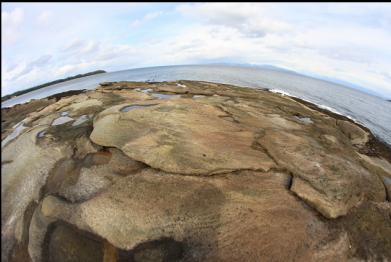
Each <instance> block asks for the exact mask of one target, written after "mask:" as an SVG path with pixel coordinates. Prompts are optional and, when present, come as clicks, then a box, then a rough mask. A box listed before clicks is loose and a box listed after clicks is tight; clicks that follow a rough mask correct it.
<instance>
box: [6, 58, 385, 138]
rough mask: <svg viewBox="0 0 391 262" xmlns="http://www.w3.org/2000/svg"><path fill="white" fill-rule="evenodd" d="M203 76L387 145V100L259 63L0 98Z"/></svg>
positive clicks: (114, 75)
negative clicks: (302, 107) (311, 106)
mask: <svg viewBox="0 0 391 262" xmlns="http://www.w3.org/2000/svg"><path fill="white" fill-rule="evenodd" d="M126 80H128V81H171V80H203V81H209V82H218V83H225V84H233V85H238V86H246V87H252V88H268V89H270V90H271V91H273V92H277V93H281V94H285V95H291V96H295V97H299V98H301V99H304V100H307V101H309V102H312V103H315V104H317V105H319V106H320V107H322V108H325V109H328V110H331V111H333V112H335V113H338V114H341V115H345V116H347V117H349V118H351V119H353V120H354V121H356V122H358V123H361V124H363V125H364V126H366V127H368V128H369V129H370V130H371V131H372V132H373V133H374V134H375V136H377V137H378V138H379V139H380V140H382V141H384V142H386V143H387V144H388V145H391V102H388V101H386V100H384V99H381V98H379V97H376V96H372V95H369V94H366V93H363V92H361V91H358V90H354V89H351V88H348V87H345V86H341V85H338V84H333V83H330V82H327V81H323V80H319V79H315V78H311V77H306V76H303V75H300V74H296V73H294V72H289V71H282V70H276V69H266V68H257V67H243V66H227V65H188V66H164V67H149V68H140V69H131V70H124V71H117V72H111V73H105V74H99V75H92V76H88V77H84V78H79V79H74V80H71V81H68V82H64V83H59V84H56V85H52V86H48V87H45V88H42V89H39V90H36V91H33V92H30V93H27V94H24V95H21V96H19V97H16V98H12V99H10V100H7V101H5V102H3V103H2V105H1V107H10V106H13V105H15V104H20V103H25V102H27V101H29V100H31V99H39V98H44V97H47V96H50V95H53V94H56V93H61V92H65V91H69V90H80V89H94V88H96V87H97V86H98V84H99V83H101V82H109V81H126Z"/></svg>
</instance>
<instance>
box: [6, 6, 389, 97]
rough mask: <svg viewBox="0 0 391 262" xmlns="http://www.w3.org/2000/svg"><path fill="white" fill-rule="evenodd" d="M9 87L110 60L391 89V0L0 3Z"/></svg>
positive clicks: (113, 67)
mask: <svg viewBox="0 0 391 262" xmlns="http://www.w3.org/2000/svg"><path fill="white" fill-rule="evenodd" d="M1 7H2V11H1V29H2V33H1V51H2V56H1V76H2V78H1V91H2V96H4V95H6V94H10V93H13V92H15V91H18V90H22V89H25V88H29V87H32V86H34V85H37V84H41V83H44V82H48V81H51V80H55V79H58V78H64V77H68V76H72V75H76V74H79V73H86V72H89V71H93V70H98V69H103V70H106V71H117V70H125V69H131V68H139V67H148V66H161V65H178V64H204V63H243V64H269V65H274V66H278V67H282V68H286V69H291V70H294V71H296V72H299V73H304V74H309V75H316V76H321V77H322V76H324V77H327V78H333V79H339V80H342V81H346V82H349V83H354V84H356V85H359V86H362V87H364V88H365V89H367V90H369V91H370V92H372V93H374V94H377V95H380V96H383V97H386V98H391V4H390V3H2V4H1Z"/></svg>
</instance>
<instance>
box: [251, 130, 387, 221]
mask: <svg viewBox="0 0 391 262" xmlns="http://www.w3.org/2000/svg"><path fill="white" fill-rule="evenodd" d="M258 142H259V143H260V144H261V145H262V146H263V147H265V149H266V150H267V151H268V152H269V154H270V155H272V156H273V158H274V159H275V160H276V162H277V163H278V164H279V165H281V166H284V167H285V168H286V169H288V170H290V171H291V172H292V173H293V174H294V179H293V184H292V188H291V190H292V191H293V192H295V193H296V194H297V195H298V196H300V197H301V198H303V199H304V200H306V201H308V203H310V204H311V205H312V206H314V207H315V208H316V209H317V210H318V211H319V212H321V213H322V214H323V215H325V216H326V217H329V218H336V217H338V216H341V215H345V214H346V213H347V212H348V211H349V209H350V208H352V207H353V206H355V205H357V204H358V203H360V202H361V201H362V200H363V199H364V198H366V199H370V200H375V201H384V200H385V192H384V187H383V185H382V183H381V181H380V180H379V178H378V177H377V176H376V175H374V174H371V173H369V172H368V171H367V170H366V169H364V168H363V167H362V166H361V165H360V164H359V162H358V161H355V159H354V158H351V157H349V156H344V155H332V154H329V152H328V151H327V150H326V149H325V148H324V147H322V145H321V144H320V143H318V142H317V141H316V140H314V139H313V138H311V137H307V136H303V135H294V134H291V133H287V132H283V131H266V132H265V135H264V136H263V137H261V138H259V139H258Z"/></svg>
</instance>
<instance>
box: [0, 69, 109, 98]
mask: <svg viewBox="0 0 391 262" xmlns="http://www.w3.org/2000/svg"><path fill="white" fill-rule="evenodd" d="M103 73H107V72H106V71H105V70H96V71H92V72H88V73H85V74H78V75H75V76H70V77H67V78H62V79H57V80H54V81H51V82H47V83H44V84H41V85H37V86H33V87H30V88H27V89H23V90H20V91H16V92H14V93H12V94H10V95H5V96H3V97H1V102H3V101H5V100H8V99H10V98H12V97H15V96H20V95H23V94H25V93H28V92H31V91H34V90H38V89H40V88H44V87H46V86H50V85H54V84H58V83H62V82H66V81H69V80H73V79H76V78H81V77H85V76H90V75H96V74H103Z"/></svg>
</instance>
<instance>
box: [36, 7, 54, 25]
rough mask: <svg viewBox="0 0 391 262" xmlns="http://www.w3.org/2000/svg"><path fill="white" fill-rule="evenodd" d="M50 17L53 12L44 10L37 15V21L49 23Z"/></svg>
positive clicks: (44, 23)
mask: <svg viewBox="0 0 391 262" xmlns="http://www.w3.org/2000/svg"><path fill="white" fill-rule="evenodd" d="M52 17H53V12H51V11H48V10H45V11H43V12H42V13H40V14H39V15H38V17H37V21H38V23H39V24H41V25H47V24H49V22H50V20H51V19H52Z"/></svg>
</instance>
